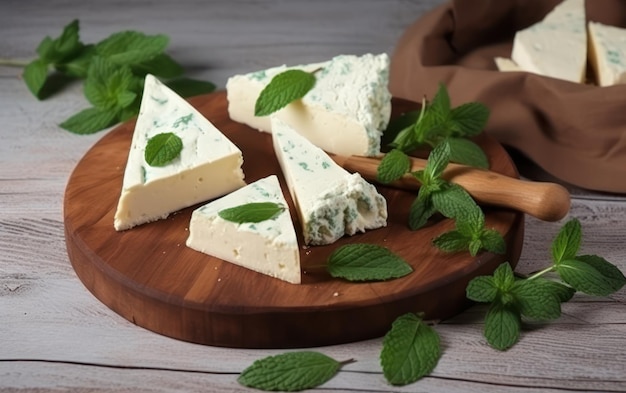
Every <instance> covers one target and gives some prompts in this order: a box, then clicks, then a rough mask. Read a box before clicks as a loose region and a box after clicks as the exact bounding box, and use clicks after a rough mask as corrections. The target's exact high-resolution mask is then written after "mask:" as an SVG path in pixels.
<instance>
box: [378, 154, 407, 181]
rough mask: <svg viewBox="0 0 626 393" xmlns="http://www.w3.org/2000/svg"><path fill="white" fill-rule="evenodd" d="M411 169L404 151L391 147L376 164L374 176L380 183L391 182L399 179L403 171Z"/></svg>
mask: <svg viewBox="0 0 626 393" xmlns="http://www.w3.org/2000/svg"><path fill="white" fill-rule="evenodd" d="M410 170H411V159H410V158H409V156H407V155H406V153H404V152H402V151H401V150H398V149H393V150H391V151H390V152H389V153H387V154H385V156H384V157H383V159H382V160H381V161H380V164H379V165H378V169H377V172H376V178H377V179H378V181H380V182H381V183H391V182H392V181H394V180H398V179H400V178H401V177H402V176H403V175H404V174H405V173H407V172H409V171H410Z"/></svg>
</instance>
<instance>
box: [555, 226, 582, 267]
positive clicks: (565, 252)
mask: <svg viewBox="0 0 626 393" xmlns="http://www.w3.org/2000/svg"><path fill="white" fill-rule="evenodd" d="M581 241H582V229H581V226H580V221H578V220H577V219H575V218H574V219H572V220H570V221H568V222H567V223H565V225H564V226H563V227H562V228H561V230H560V231H559V233H558V234H557V235H556V238H555V239H554V241H553V242H552V260H553V261H554V263H555V264H559V263H560V262H561V261H563V260H569V259H574V258H575V257H576V253H577V252H578V249H579V248H580V243H581Z"/></svg>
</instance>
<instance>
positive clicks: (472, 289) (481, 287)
mask: <svg viewBox="0 0 626 393" xmlns="http://www.w3.org/2000/svg"><path fill="white" fill-rule="evenodd" d="M497 295H498V287H496V285H495V282H494V279H493V277H490V276H478V277H475V278H473V279H472V281H470V282H469V284H467V288H465V296H466V297H467V298H468V299H470V300H473V301H475V302H481V303H491V302H493V301H495V300H496V297H497Z"/></svg>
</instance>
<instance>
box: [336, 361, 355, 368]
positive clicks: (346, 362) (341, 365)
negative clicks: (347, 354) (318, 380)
mask: <svg viewBox="0 0 626 393" xmlns="http://www.w3.org/2000/svg"><path fill="white" fill-rule="evenodd" d="M350 363H356V360H354V359H348V360H344V361H343V362H339V367H343V366H345V365H346V364H350Z"/></svg>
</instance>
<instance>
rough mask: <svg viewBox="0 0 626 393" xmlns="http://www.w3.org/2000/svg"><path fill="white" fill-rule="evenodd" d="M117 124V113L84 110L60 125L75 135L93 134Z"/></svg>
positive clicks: (97, 109) (95, 109) (101, 110)
mask: <svg viewBox="0 0 626 393" xmlns="http://www.w3.org/2000/svg"><path fill="white" fill-rule="evenodd" d="M115 123H117V118H116V113H115V112H114V111H110V110H104V109H100V108H88V109H84V110H82V111H80V112H78V113H77V114H75V115H73V116H72V117H70V118H69V119H67V120H65V121H64V122H63V123H61V124H60V127H61V128H63V129H65V130H67V131H70V132H73V133H75V134H83V135H84V134H93V133H95V132H97V131H101V130H104V129H105V128H108V127H111V126H112V125H114V124H115Z"/></svg>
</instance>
